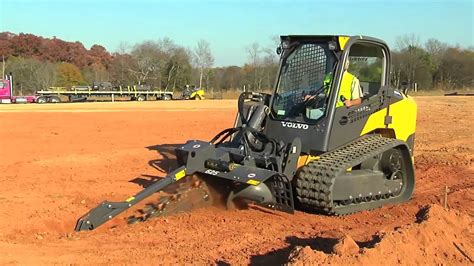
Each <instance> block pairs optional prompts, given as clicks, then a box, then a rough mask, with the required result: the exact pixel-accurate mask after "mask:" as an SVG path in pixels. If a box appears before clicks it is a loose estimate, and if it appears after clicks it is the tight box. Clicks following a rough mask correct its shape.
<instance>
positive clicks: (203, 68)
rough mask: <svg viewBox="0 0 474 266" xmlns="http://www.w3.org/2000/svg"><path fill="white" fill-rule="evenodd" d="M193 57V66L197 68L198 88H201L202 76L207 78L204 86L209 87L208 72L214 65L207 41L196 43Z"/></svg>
mask: <svg viewBox="0 0 474 266" xmlns="http://www.w3.org/2000/svg"><path fill="white" fill-rule="evenodd" d="M194 57H195V58H194V61H195V64H196V66H197V67H198V68H199V87H200V88H202V82H203V77H204V74H206V77H207V82H206V85H207V86H209V84H208V82H209V80H208V77H209V73H208V70H209V69H210V68H211V67H212V65H213V64H214V57H213V56H212V52H211V45H210V44H209V42H208V41H206V40H199V41H198V43H197V46H196V47H195V48H194Z"/></svg>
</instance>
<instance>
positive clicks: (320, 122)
mask: <svg viewBox="0 0 474 266" xmlns="http://www.w3.org/2000/svg"><path fill="white" fill-rule="evenodd" d="M277 53H278V54H279V55H280V67H279V71H278V76H277V81H276V85H275V89H274V92H273V94H271V95H269V94H263V93H243V94H241V95H240V97H239V99H238V114H237V117H236V122H235V125H234V127H233V128H228V129H225V130H224V131H222V132H220V133H219V134H217V135H216V136H215V137H214V138H213V139H212V140H211V141H200V140H190V141H188V142H187V143H186V144H184V145H182V146H180V147H177V148H176V150H175V153H176V158H177V161H178V165H179V167H178V168H177V169H175V170H174V171H172V172H170V173H168V174H167V176H166V177H164V178H163V179H161V180H159V181H157V182H155V183H153V184H152V185H151V186H149V187H147V188H145V189H144V190H142V191H141V192H139V193H138V194H136V195H134V196H132V197H130V198H128V199H126V200H125V201H123V202H109V201H104V202H102V203H101V204H99V206H97V207H96V208H94V209H92V210H90V211H89V212H88V213H87V214H85V215H84V216H83V217H81V218H80V219H79V220H78V221H77V224H76V228H75V230H77V231H80V230H92V229H95V228H97V227H98V226H100V225H101V224H103V223H105V222H106V221H108V220H110V219H112V218H113V217H115V216H116V215H118V214H120V213H122V212H124V211H125V210H127V209H129V208H130V207H132V206H134V205H135V204H137V203H139V202H141V201H142V200H144V199H146V198H147V197H149V196H151V195H152V194H154V195H156V194H155V193H156V192H161V191H162V190H163V189H165V188H167V187H169V186H170V185H171V184H178V185H177V188H176V190H175V192H174V193H171V194H170V195H166V196H163V197H161V198H160V200H158V201H157V202H153V203H150V204H148V205H146V206H145V207H144V208H143V209H140V211H139V214H138V215H134V216H131V217H130V219H129V221H130V222H132V223H133V222H137V221H144V220H146V219H148V218H151V217H156V216H161V215H169V214H173V213H177V212H180V211H186V210H191V209H193V208H197V207H202V206H207V205H209V204H211V202H212V201H213V200H215V198H216V197H215V195H213V194H212V193H211V192H210V191H211V190H215V191H217V192H219V193H221V194H224V196H225V201H226V204H227V206H228V207H235V206H236V204H237V205H239V206H240V205H241V204H246V203H252V204H256V205H260V206H263V207H266V208H271V209H274V210H279V211H284V212H289V213H293V212H294V210H295V209H299V210H303V211H308V212H317V213H325V214H329V215H344V214H350V213H354V212H358V211H362V210H370V209H374V208H378V207H381V206H383V205H385V204H394V203H400V202H403V201H406V200H408V199H409V198H410V197H411V195H412V193H413V189H414V185H415V175H414V167H413V146H414V136H415V126H416V111H417V108H416V104H415V102H414V101H413V100H412V98H410V97H409V96H407V94H406V91H398V90H394V89H393V88H392V87H390V85H389V80H390V63H391V61H390V50H389V48H388V46H387V45H386V44H385V43H384V42H383V41H381V40H378V39H375V38H371V37H365V36H352V37H348V36H282V37H281V45H280V46H279V47H278V48H277ZM347 61H349V63H348V64H346V62H347ZM347 65H348V68H347ZM344 71H350V72H351V73H352V74H353V75H354V76H356V77H358V79H359V80H360V85H361V87H362V93H363V95H362V101H361V103H360V104H359V105H356V106H352V107H346V106H345V105H344V104H341V102H342V101H344V100H345V99H344V95H342V94H341V93H340V92H339V91H340V88H341V84H342V82H343V81H342V79H343V74H344ZM328 77H330V78H328ZM306 95H311V96H312V97H309V98H311V100H309V101H308V100H305V99H306V98H308V97H305V96H306Z"/></svg>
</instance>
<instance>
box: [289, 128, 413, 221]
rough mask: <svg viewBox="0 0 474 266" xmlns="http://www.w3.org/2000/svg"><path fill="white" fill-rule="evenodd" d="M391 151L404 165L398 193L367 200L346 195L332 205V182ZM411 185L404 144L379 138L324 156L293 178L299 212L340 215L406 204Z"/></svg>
mask: <svg viewBox="0 0 474 266" xmlns="http://www.w3.org/2000/svg"><path fill="white" fill-rule="evenodd" d="M395 147H396V148H397V149H400V151H401V152H402V156H403V160H404V165H405V175H404V178H403V179H402V182H403V186H402V189H401V191H399V193H396V194H394V193H393V192H391V191H385V192H384V194H382V195H376V196H373V197H372V198H370V199H367V198H364V199H357V198H355V199H354V198H352V199H350V198H349V195H348V200H347V201H345V202H343V203H341V202H334V201H333V199H332V191H333V187H334V180H335V179H336V178H337V177H338V176H340V175H342V174H344V172H345V171H347V169H349V168H351V167H354V166H356V165H359V164H360V163H362V162H364V161H365V160H367V159H369V158H372V157H375V156H378V155H381V154H382V153H383V152H385V151H387V150H389V149H392V148H395ZM414 184H415V176H414V170H413V163H412V160H411V157H410V153H409V151H408V146H407V145H406V143H405V142H403V141H400V140H397V139H391V138H384V137H382V136H380V135H367V136H363V137H361V138H360V139H358V140H356V141H354V142H352V143H349V144H347V145H346V146H343V147H341V148H339V149H336V150H334V151H331V152H327V153H324V154H322V155H321V156H320V159H319V160H314V161H312V162H310V163H309V164H307V165H305V166H303V167H302V168H301V169H300V171H299V173H298V175H297V176H296V181H295V193H296V195H295V196H296V199H297V202H298V203H299V207H300V208H302V209H303V210H307V211H308V210H309V211H316V212H323V213H326V214H335V215H344V214H349V213H354V212H358V211H362V210H371V209H375V208H378V207H381V206H382V205H385V204H389V203H399V202H403V201H406V200H408V199H410V197H411V195H412V193H413V189H414Z"/></svg>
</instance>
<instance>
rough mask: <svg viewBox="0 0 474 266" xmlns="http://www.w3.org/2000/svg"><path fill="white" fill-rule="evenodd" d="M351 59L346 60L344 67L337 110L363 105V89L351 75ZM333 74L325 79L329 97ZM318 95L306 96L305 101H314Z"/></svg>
mask: <svg viewBox="0 0 474 266" xmlns="http://www.w3.org/2000/svg"><path fill="white" fill-rule="evenodd" d="M348 69H349V59H347V60H346V63H345V65H344V73H343V74H342V81H341V87H340V89H339V95H338V97H337V102H336V108H339V107H342V106H346V107H352V106H357V105H359V104H361V103H362V88H361V86H360V82H359V79H358V78H357V77H356V76H354V75H352V74H351V73H349V71H348ZM332 79H333V77H332V73H329V74H327V75H326V77H325V78H324V84H323V86H324V90H325V94H326V95H329V91H330V88H331V83H332ZM316 96H317V95H310V94H308V95H306V96H305V97H304V101H305V102H307V101H310V100H313V99H314V98H315V97H316Z"/></svg>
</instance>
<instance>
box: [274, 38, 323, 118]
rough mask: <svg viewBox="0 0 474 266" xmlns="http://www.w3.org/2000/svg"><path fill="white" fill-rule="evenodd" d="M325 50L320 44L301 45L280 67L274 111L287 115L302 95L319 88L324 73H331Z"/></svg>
mask: <svg viewBox="0 0 474 266" xmlns="http://www.w3.org/2000/svg"><path fill="white" fill-rule="evenodd" d="M330 62H332V60H330V58H328V55H327V48H326V47H325V46H324V45H322V44H315V43H308V44H303V45H301V46H300V47H299V48H297V50H296V51H294V52H293V53H292V54H291V55H290V56H288V58H287V60H286V62H285V63H284V65H283V66H282V72H281V77H280V83H279V84H278V94H279V96H280V97H279V99H278V102H277V103H275V104H276V105H275V108H274V109H276V110H275V111H276V112H277V114H278V115H285V114H286V115H287V113H288V111H290V109H291V108H292V107H293V106H295V105H296V104H298V103H301V102H302V101H303V98H304V95H306V94H307V93H309V92H311V91H314V90H316V89H318V88H320V87H321V86H322V84H323V81H324V77H325V75H326V73H328V72H330V71H331V66H330Z"/></svg>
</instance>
